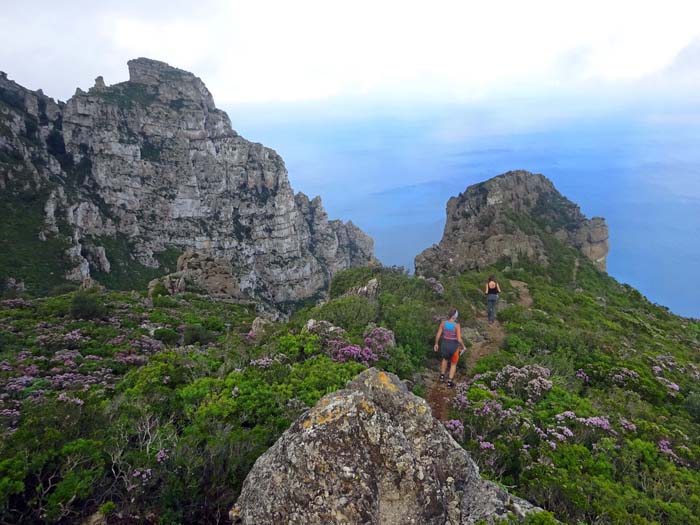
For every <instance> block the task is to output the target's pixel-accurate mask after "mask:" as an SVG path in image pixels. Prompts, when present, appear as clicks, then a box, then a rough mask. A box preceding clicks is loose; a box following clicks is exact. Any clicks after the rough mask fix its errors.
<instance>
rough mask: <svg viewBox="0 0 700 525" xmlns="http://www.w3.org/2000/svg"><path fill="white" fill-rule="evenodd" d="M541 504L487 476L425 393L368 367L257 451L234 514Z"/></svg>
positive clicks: (345, 520)
mask: <svg viewBox="0 0 700 525" xmlns="http://www.w3.org/2000/svg"><path fill="white" fill-rule="evenodd" d="M532 510H535V507H533V506H532V505H531V504H530V503H528V502H526V501H524V500H521V499H519V498H516V497H513V496H511V495H510V494H508V492H506V491H505V490H503V489H502V488H500V487H499V486H497V485H496V484H495V483H492V482H489V481H485V480H483V479H482V478H481V477H480V476H479V470H478V468H477V466H476V464H475V463H474V461H473V460H472V458H471V457H470V456H469V454H468V453H467V452H466V451H465V450H464V449H463V448H462V447H460V446H459V444H457V442H456V441H455V440H454V439H453V438H452V436H451V435H450V433H449V432H448V431H447V430H446V429H445V427H444V426H443V425H442V423H440V422H439V421H438V420H436V419H435V418H433V416H432V414H431V412H430V407H429V406H428V404H427V403H426V402H425V400H423V399H421V398H419V397H417V396H415V395H413V394H411V393H410V392H409V391H408V389H407V388H406V386H405V385H404V383H402V382H401V381H400V380H399V379H398V378H397V377H396V376H394V375H393V374H388V373H386V372H382V371H379V370H376V369H374V368H371V369H368V370H366V371H364V372H362V373H361V374H360V375H358V376H357V377H356V378H355V379H354V380H352V381H351V382H350V383H349V384H348V385H347V387H346V388H345V389H344V390H340V391H338V392H335V393H333V394H329V395H326V396H325V397H323V398H322V399H321V400H320V401H319V402H318V404H317V405H316V406H315V407H314V408H312V409H311V410H309V411H307V412H306V413H304V414H303V415H302V416H301V417H300V418H299V419H298V420H297V421H296V422H295V423H294V424H293V425H292V426H291V427H290V428H289V429H288V430H287V431H286V432H285V433H284V434H283V435H282V436H281V437H280V439H279V440H278V441H277V442H276V443H275V444H274V445H273V446H272V447H271V448H270V449H269V450H268V451H267V452H266V453H265V454H263V455H262V456H261V457H260V458H258V460H257V461H256V463H255V465H254V467H253V469H252V470H251V471H250V473H249V474H248V476H247V477H246V479H245V482H244V484H243V489H242V491H241V495H240V497H239V498H238V501H237V503H236V505H235V506H234V508H233V509H232V510H231V513H230V518H231V520H232V521H233V523H235V524H244V525H253V524H255V525H258V524H262V523H265V524H267V523H270V524H272V523H286V524H310V525H315V524H318V525H321V524H323V525H328V524H358V523H363V524H382V525H394V524H395V525H408V524H415V525H432V524H434V525H438V524H439V525H444V524H474V523H477V522H478V521H479V520H484V521H486V522H487V523H494V522H495V521H496V520H497V519H499V518H503V517H505V516H506V515H507V514H508V513H512V514H515V515H518V516H523V515H524V514H525V513H527V512H530V511H532Z"/></svg>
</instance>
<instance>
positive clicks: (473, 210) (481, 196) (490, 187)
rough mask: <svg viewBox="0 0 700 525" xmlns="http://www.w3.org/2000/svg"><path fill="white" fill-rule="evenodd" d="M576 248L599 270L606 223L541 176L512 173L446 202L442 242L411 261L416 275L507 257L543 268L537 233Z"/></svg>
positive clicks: (604, 250) (543, 255) (602, 263)
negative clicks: (586, 215) (566, 196)
mask: <svg viewBox="0 0 700 525" xmlns="http://www.w3.org/2000/svg"><path fill="white" fill-rule="evenodd" d="M540 232H545V233H547V234H551V235H553V236H554V237H556V238H557V239H559V240H560V241H562V242H564V243H567V244H569V245H571V246H574V247H575V248H577V249H578V250H579V251H580V252H581V254H582V255H584V256H585V257H587V258H588V259H590V260H591V261H592V262H593V263H594V264H595V266H596V267H597V268H598V269H600V270H603V271H604V270H605V268H606V257H607V254H608V250H609V245H608V227H607V225H606V224H605V219H602V218H600V217H595V218H593V219H587V218H586V217H585V216H584V215H583V214H582V213H581V210H580V209H579V207H578V206H577V205H576V204H574V203H573V202H571V201H569V200H568V199H567V198H565V197H563V196H562V195H561V194H560V193H559V192H558V191H557V190H556V188H555V187H554V185H553V184H552V183H551V181H549V180H548V179H547V178H546V177H544V176H543V175H536V174H533V173H529V172H527V171H511V172H508V173H505V174H503V175H499V176H498V177H494V178H493V179H490V180H488V181H486V182H483V183H481V184H475V185H473V186H470V187H469V188H467V190H466V191H465V192H464V193H460V194H459V196H457V197H452V198H450V200H449V201H448V202H447V221H446V223H445V230H444V233H443V236H442V240H441V241H440V243H439V244H437V245H433V246H432V247H430V248H428V249H427V250H425V251H423V252H422V253H420V254H419V255H418V256H417V257H416V259H415V265H416V273H417V274H419V275H426V276H436V275H439V274H441V273H444V272H461V271H465V270H473V269H478V268H483V267H486V266H489V265H492V264H494V263H496V262H498V261H500V260H501V259H504V258H507V259H510V260H512V261H513V262H517V260H518V259H519V258H528V259H531V260H535V261H538V262H539V263H541V264H544V265H546V264H547V263H548V258H547V250H546V248H545V245H544V242H543V241H542V238H541V237H540V235H539V233H540Z"/></svg>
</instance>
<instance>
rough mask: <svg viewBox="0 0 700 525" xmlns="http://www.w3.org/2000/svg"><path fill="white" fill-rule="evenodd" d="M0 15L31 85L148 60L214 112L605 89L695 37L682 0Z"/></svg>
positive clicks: (662, 63) (65, 89)
mask: <svg viewBox="0 0 700 525" xmlns="http://www.w3.org/2000/svg"><path fill="white" fill-rule="evenodd" d="M36 13H38V14H36ZM3 16H4V18H5V20H4V21H3V26H4V28H7V31H3V32H2V34H0V49H1V50H0V60H1V62H0V63H1V64H2V69H6V70H7V72H8V73H9V74H10V76H11V77H12V78H17V79H18V80H19V81H23V80H24V81H27V82H29V83H30V84H31V85H30V87H35V88H36V87H40V86H41V87H44V89H45V91H47V92H48V93H51V94H54V95H55V96H58V97H60V98H66V97H67V96H69V95H70V94H71V93H72V91H73V89H74V88H75V86H76V85H78V84H79V85H81V87H83V88H85V87H88V86H89V84H90V83H91V81H92V78H94V77H95V76H96V75H98V74H103V75H104V76H105V79H106V80H107V82H115V81H120V80H124V79H125V78H126V67H125V62H126V60H128V59H129V58H133V57H135V56H148V57H151V58H156V59H159V60H165V61H167V62H169V63H171V64H172V65H175V66H177V67H181V68H184V69H188V70H191V71H193V72H194V73H195V74H197V75H199V76H200V77H202V78H203V79H204V81H205V82H206V83H207V85H208V86H209V88H210V90H211V91H212V92H213V94H214V96H215V99H216V100H217V102H218V103H219V104H232V103H245V102H256V101H263V102H270V101H301V100H320V99H329V98H343V97H348V98H360V97H367V98H371V99H375V100H385V101H396V100H400V101H404V102H428V101H430V102H436V101H443V102H464V101H470V100H479V99H482V98H484V97H491V96H494V95H503V94H508V93H519V92H520V93H521V92H543V91H544V92H546V91H562V90H563V91H566V90H570V91H576V90H587V89H589V88H591V86H592V87H595V88H599V87H601V86H602V87H604V88H605V87H608V86H611V85H612V86H614V85H618V84H620V83H623V84H624V83H628V82H634V81H636V80H638V79H641V78H643V77H645V76H649V75H653V74H656V73H658V72H660V71H663V70H665V68H667V67H668V66H669V65H670V64H671V63H672V62H673V60H674V57H675V56H676V55H677V54H678V53H679V52H680V51H681V50H682V49H683V48H684V47H686V46H688V45H689V43H690V42H692V41H693V40H694V39H695V38H698V37H699V36H700V27H699V26H698V24H697V23H696V21H697V20H698V19H700V5H699V4H697V2H694V1H688V0H676V1H673V0H670V1H666V2H663V3H662V2H651V1H649V2H645V1H641V0H636V1H628V0H616V1H609V0H608V1H599V0H589V1H587V2H567V1H561V0H539V1H537V0H532V1H530V2H522V1H518V0H513V1H504V0H501V1H497V0H494V1H491V2H485V1H483V0H482V1H478V2H475V1H464V0H463V1H449V0H433V1H431V2H426V1H420V2H415V1H410V0H404V1H400V2H399V1H394V0H384V1H380V0H373V1H369V0H355V1H354V2H337V1H331V0H325V1H319V0H296V1H294V2H290V1H288V0H282V1H280V0H256V1H255V2H249V1H226V0H205V1H200V2H197V3H190V2H165V1H159V2H147V3H145V4H141V3H139V2H135V1H134V2H130V1H122V2H119V3H117V2H106V3H95V2H83V1H78V2H67V3H61V4H60V5H59V4H57V3H55V2H49V1H45V2H39V3H38V6H37V10H36V12H34V13H33V14H32V15H31V16H30V14H29V10H26V9H20V8H12V7H10V8H9V9H7V10H6V12H5V13H4V15H3ZM86 84H87V86H86Z"/></svg>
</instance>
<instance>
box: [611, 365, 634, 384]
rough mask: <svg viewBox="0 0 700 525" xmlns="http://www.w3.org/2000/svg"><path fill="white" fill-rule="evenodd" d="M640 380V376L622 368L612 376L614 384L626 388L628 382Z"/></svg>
mask: <svg viewBox="0 0 700 525" xmlns="http://www.w3.org/2000/svg"><path fill="white" fill-rule="evenodd" d="M634 379H639V374H638V373H637V372H635V371H634V370H630V369H629V368H620V369H619V370H617V371H616V372H615V373H614V374H613V375H612V381H613V383H615V384H617V385H620V386H624V385H626V384H627V382H628V381H630V380H634Z"/></svg>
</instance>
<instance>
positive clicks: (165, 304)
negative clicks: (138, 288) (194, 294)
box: [153, 295, 180, 308]
mask: <svg viewBox="0 0 700 525" xmlns="http://www.w3.org/2000/svg"><path fill="white" fill-rule="evenodd" d="M153 306H155V307H156V308H177V307H178V306H180V304H179V303H178V302H177V301H176V300H175V299H173V298H172V297H170V296H169V295H157V296H154V297H153Z"/></svg>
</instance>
